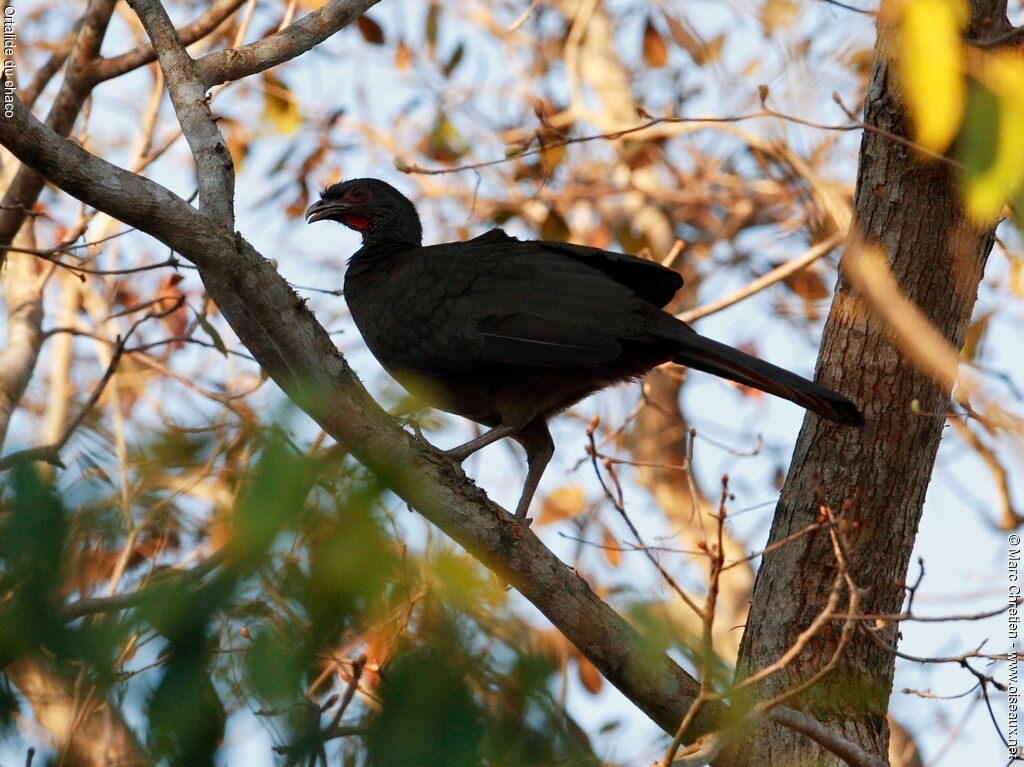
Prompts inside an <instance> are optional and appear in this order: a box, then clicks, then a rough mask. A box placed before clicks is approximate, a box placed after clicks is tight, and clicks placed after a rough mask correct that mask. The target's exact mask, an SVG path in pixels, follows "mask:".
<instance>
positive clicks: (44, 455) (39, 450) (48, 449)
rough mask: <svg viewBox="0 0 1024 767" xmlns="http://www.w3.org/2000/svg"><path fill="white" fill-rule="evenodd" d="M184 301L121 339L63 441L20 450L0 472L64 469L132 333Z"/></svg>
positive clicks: (178, 304)
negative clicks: (34, 465) (30, 466)
mask: <svg viewBox="0 0 1024 767" xmlns="http://www.w3.org/2000/svg"><path fill="white" fill-rule="evenodd" d="M184 300H185V299H184V298H180V299H178V301H177V302H176V303H175V304H174V306H172V307H171V308H170V309H167V310H165V311H162V312H150V313H149V314H147V315H146V316H145V317H141V318H140V319H138V320H136V321H135V322H134V323H133V324H132V326H131V327H130V328H129V329H128V332H127V333H125V334H124V336H123V337H122V338H119V339H117V343H116V345H115V346H114V351H113V354H111V356H110V363H109V364H108V365H107V369H106V371H105V372H104V373H103V376H102V377H101V378H100V380H99V383H97V384H96V386H95V387H94V388H93V391H92V394H91V395H90V396H89V399H88V400H86V403H85V404H84V405H83V406H82V409H81V410H80V411H79V412H78V415H76V416H75V417H74V418H73V419H72V420H71V422H70V423H69V424H68V425H67V426H66V427H65V429H64V433H63V434H61V437H60V439H58V440H57V441H56V442H54V443H52V444H50V445H42V446H40V447H32V448H29V449H28V450H20V451H18V452H17V453H12V454H11V455H8V456H4V457H3V458H0V471H3V470H5V469H9V468H11V467H12V466H16V465H18V464H19V463H25V462H27V461H46V462H47V463H50V464H53V465H55V466H63V464H62V463H61V460H60V451H61V449H62V448H63V447H64V446H65V445H66V444H67V443H68V440H69V439H71V436H72V435H73V434H74V433H75V431H76V430H77V429H78V427H79V426H81V425H82V421H84V420H85V417H86V416H87V415H88V414H89V411H91V410H92V409H93V407H94V406H95V405H96V403H97V402H98V401H99V399H100V396H102V394H103V390H104V389H106V387H107V384H108V383H110V379H111V378H112V377H113V375H114V373H116V372H117V366H118V364H119V363H120V362H121V355H122V354H124V349H125V344H127V343H128V339H129V338H131V336H132V333H134V332H135V329H136V328H138V327H139V325H141V324H142V323H143V322H145V321H146V320H150V319H159V318H161V317H166V316H167V315H169V314H171V313H173V312H176V311H177V310H178V309H179V308H181V305H182V303H184Z"/></svg>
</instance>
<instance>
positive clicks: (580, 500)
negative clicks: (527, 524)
mask: <svg viewBox="0 0 1024 767" xmlns="http://www.w3.org/2000/svg"><path fill="white" fill-rule="evenodd" d="M585 504H586V496H585V495H584V494H583V488H582V487H580V486H579V485H566V486H565V487H560V488H558V489H557V490H555V491H554V492H553V493H551V494H550V495H548V496H547V497H546V498H545V499H544V502H543V504H541V508H540V515H539V516H538V517H537V521H536V522H534V525H548V524H551V523H552V522H559V521H561V520H563V519H571V518H572V517H575V516H576V515H577V514H579V513H580V512H581V511H583V508H584V505H585Z"/></svg>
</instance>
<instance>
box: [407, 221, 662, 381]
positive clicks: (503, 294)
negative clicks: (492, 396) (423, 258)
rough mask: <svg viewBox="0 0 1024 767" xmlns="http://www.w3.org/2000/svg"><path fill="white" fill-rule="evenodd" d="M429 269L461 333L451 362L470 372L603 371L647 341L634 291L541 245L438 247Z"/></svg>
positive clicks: (492, 240) (490, 239) (504, 242)
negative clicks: (632, 345) (477, 367)
mask: <svg viewBox="0 0 1024 767" xmlns="http://www.w3.org/2000/svg"><path fill="white" fill-rule="evenodd" d="M496 231H497V230H496ZM426 250H430V249H426ZM430 261H431V262H432V263H433V266H432V267H430V268H428V269H427V272H428V273H430V274H432V275H433V276H434V278H435V279H437V280H438V281H439V282H441V281H443V283H444V284H445V286H446V296H445V302H444V304H445V312H446V313H447V315H448V323H447V327H449V328H451V329H453V332H454V329H455V328H458V331H457V333H456V335H457V336H458V337H457V339H455V338H454V337H453V338H452V339H451V340H453V341H456V340H457V344H458V349H455V348H453V349H452V354H453V356H456V357H460V358H461V359H468V360H471V364H472V363H491V364H494V363H498V364H510V365H536V366H540V367H574V366H580V365H584V366H586V365H598V364H601V363H604V362H610V361H612V360H614V359H616V358H617V357H618V356H619V354H620V353H621V344H620V342H621V341H623V340H628V339H634V338H640V337H643V336H644V330H643V319H642V316H643V309H644V307H647V308H648V309H649V308H650V304H648V303H647V302H645V301H644V300H643V299H642V298H641V297H640V296H638V295H637V294H636V293H635V292H634V291H633V290H632V289H631V287H630V286H629V285H624V284H622V283H620V282H617V281H616V280H615V279H613V278H611V277H609V275H608V274H607V273H606V272H604V271H602V270H599V269H595V268H593V267H591V266H590V265H589V264H588V263H586V262H584V261H581V260H580V259H577V258H574V257H571V256H567V255H566V254H564V253H562V252H560V251H557V250H552V249H550V248H547V247H546V246H545V245H543V244H541V243H536V242H520V241H518V240H514V239H512V238H509V237H507V236H504V235H503V233H502V236H501V237H498V236H496V235H495V234H494V233H493V232H492V233H488V235H485V236H484V237H482V238H477V239H475V240H470V241H469V242H466V243H462V244H461V245H460V246H459V247H457V248H451V247H446V246H438V249H437V250H436V251H434V253H433V254H431V256H430Z"/></svg>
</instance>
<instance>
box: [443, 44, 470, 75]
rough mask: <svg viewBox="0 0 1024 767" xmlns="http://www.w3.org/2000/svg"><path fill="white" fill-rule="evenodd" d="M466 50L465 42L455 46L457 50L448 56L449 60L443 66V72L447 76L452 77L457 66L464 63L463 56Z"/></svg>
mask: <svg viewBox="0 0 1024 767" xmlns="http://www.w3.org/2000/svg"><path fill="white" fill-rule="evenodd" d="M465 52H466V46H465V44H464V43H459V44H458V45H456V46H455V50H454V51H452V55H451V56H449V57H448V61H447V62H445V65H444V66H443V67H442V68H441V73H442V74H443V75H444V76H445V77H451V74H452V72H454V71H455V68H456V67H457V66H459V64H461V63H462V56H463V54H464V53H465Z"/></svg>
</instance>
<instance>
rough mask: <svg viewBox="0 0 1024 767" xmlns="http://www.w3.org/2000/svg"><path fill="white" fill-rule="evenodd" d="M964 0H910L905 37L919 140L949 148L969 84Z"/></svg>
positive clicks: (906, 92)
mask: <svg viewBox="0 0 1024 767" xmlns="http://www.w3.org/2000/svg"><path fill="white" fill-rule="evenodd" d="M965 20H966V7H965V5H964V0H907V2H906V3H905V5H904V6H903V17H902V25H901V28H900V38H899V67H900V75H901V82H902V86H903V97H904V99H905V100H906V103H907V107H908V109H909V111H910V119H911V122H912V123H913V126H914V140H915V141H916V142H917V143H918V144H921V145H922V146H924V147H926V148H928V149H931V150H932V151H933V152H943V151H945V150H946V148H947V147H948V146H949V145H950V143H952V141H953V139H954V138H956V134H957V131H958V130H959V128H960V121H961V119H962V118H963V114H964V102H965V99H966V94H967V90H966V86H965V84H964V74H963V64H962V61H961V49H960V30H961V28H962V27H963V25H964V22H965Z"/></svg>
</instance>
